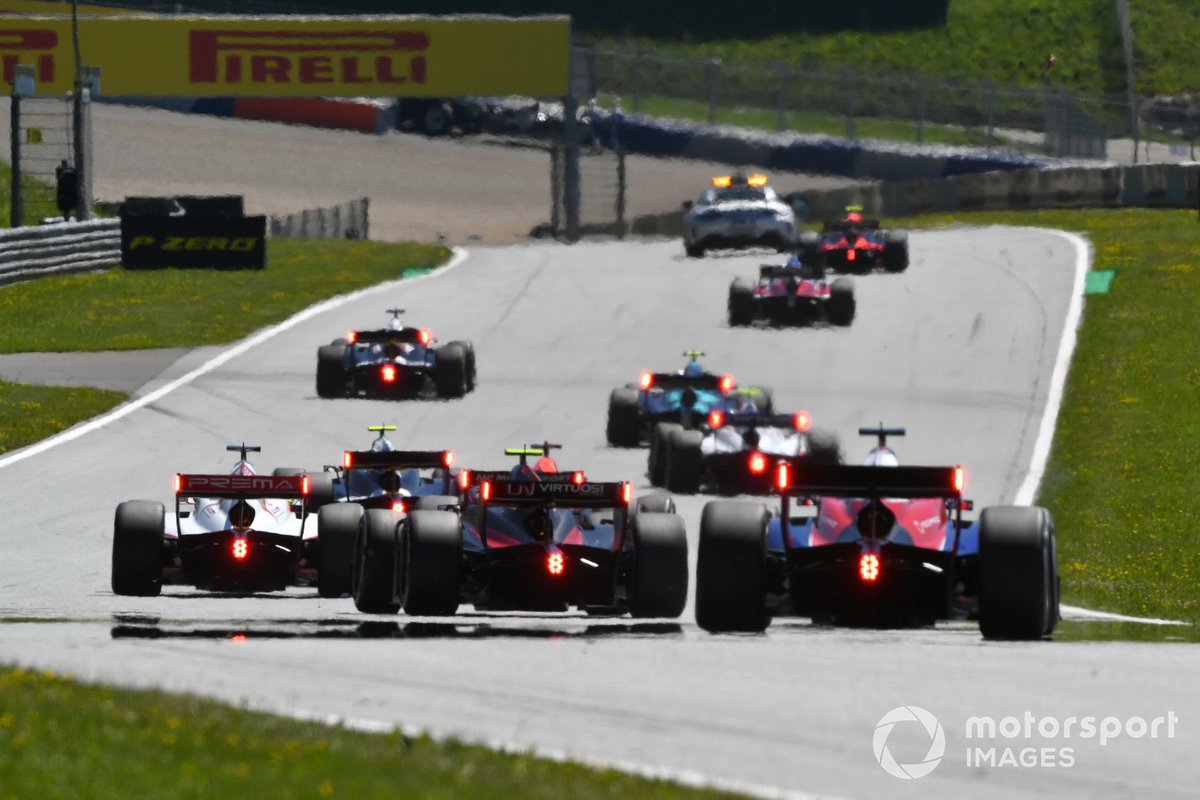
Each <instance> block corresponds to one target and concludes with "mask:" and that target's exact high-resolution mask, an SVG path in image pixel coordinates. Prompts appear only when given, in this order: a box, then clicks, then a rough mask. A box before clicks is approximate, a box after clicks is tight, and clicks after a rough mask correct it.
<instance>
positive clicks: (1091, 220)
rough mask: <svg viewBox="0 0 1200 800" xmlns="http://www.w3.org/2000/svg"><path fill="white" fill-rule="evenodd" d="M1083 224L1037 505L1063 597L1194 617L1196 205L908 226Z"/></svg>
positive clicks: (1199, 249)
mask: <svg viewBox="0 0 1200 800" xmlns="http://www.w3.org/2000/svg"><path fill="white" fill-rule="evenodd" d="M948 222H960V223H968V224H992V223H996V224H1005V225H1037V226H1041V227H1050V228H1060V229H1063V230H1070V231H1079V232H1081V233H1083V234H1085V235H1087V237H1088V238H1089V239H1090V240H1091V242H1092V245H1093V247H1094V251H1095V252H1094V264H1093V268H1094V269H1097V270H1102V269H1111V270H1116V278H1115V280H1114V281H1113V283H1112V287H1111V290H1110V292H1109V293H1108V294H1104V295H1092V296H1089V297H1088V298H1087V300H1086V303H1085V307H1084V314H1083V324H1082V327H1081V329H1080V332H1079V340H1078V344H1077V346H1076V349H1075V356H1074V359H1073V360H1072V363H1071V372H1070V377H1069V378H1068V381H1067V386H1066V393H1065V396H1064V400H1063V405H1062V409H1061V411H1060V413H1059V417H1058V427H1057V430H1056V431H1055V435H1054V447H1053V450H1052V452H1051V455H1050V462H1049V465H1048V468H1047V472H1046V477H1045V479H1044V480H1043V482H1042V486H1041V490H1040V493H1039V499H1038V502H1039V504H1041V505H1045V506H1047V507H1048V508H1049V509H1050V510H1051V511H1052V512H1053V514H1054V519H1055V524H1056V526H1057V529H1058V548H1059V549H1058V557H1059V570H1060V574H1061V576H1062V586H1063V601H1064V602H1067V603H1072V604H1076V605H1084V606H1087V607H1090V608H1100V609H1105V610H1109V611H1117V612H1121V613H1124V614H1133V615H1137V616H1151V617H1164V618H1169V619H1178V620H1185V621H1188V622H1191V623H1193V624H1200V597H1198V596H1197V594H1196V591H1195V586H1196V581H1197V579H1198V578H1200V549H1197V548H1196V547H1195V531H1194V530H1193V529H1192V519H1191V515H1190V514H1188V513H1187V509H1190V508H1192V507H1193V506H1194V505H1195V479H1194V476H1196V475H1198V474H1200V448H1197V447H1196V442H1197V441H1200V415H1198V414H1196V413H1195V409H1197V408H1200V359H1198V358H1197V357H1196V354H1197V344H1196V343H1197V342H1200V318H1198V317H1197V315H1196V308H1197V307H1200V236H1197V233H1198V232H1200V231H1198V230H1197V228H1198V225H1200V223H1197V220H1196V212H1195V211H1178V210H1148V209H1123V210H1080V211H1030V212H1003V213H990V212H981V213H974V214H955V215H954V216H953V217H951V216H949V215H939V216H931V217H922V218H918V219H916V220H913V221H912V222H911V223H910V222H909V221H907V220H906V221H905V224H913V225H930V224H938V223H948Z"/></svg>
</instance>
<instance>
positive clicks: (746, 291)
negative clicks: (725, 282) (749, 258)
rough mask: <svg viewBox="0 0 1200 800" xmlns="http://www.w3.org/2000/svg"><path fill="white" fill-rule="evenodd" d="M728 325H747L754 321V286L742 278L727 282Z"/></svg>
mask: <svg viewBox="0 0 1200 800" xmlns="http://www.w3.org/2000/svg"><path fill="white" fill-rule="evenodd" d="M728 309H729V325H730V327H737V326H739V325H749V324H750V323H751V322H753V321H754V287H753V286H751V285H750V283H749V282H748V281H746V280H745V279H744V278H734V279H733V283H731V284H729V306H728Z"/></svg>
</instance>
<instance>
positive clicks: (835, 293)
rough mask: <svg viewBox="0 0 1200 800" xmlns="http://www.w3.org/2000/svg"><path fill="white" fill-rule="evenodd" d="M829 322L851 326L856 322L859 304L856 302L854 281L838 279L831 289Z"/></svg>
mask: <svg viewBox="0 0 1200 800" xmlns="http://www.w3.org/2000/svg"><path fill="white" fill-rule="evenodd" d="M828 302H829V321H830V322H831V323H832V324H834V325H843V326H844V325H849V324H850V323H851V322H853V321H854V312H855V311H856V310H857V304H856V303H855V301H854V281H852V280H850V279H849V278H838V279H837V280H835V281H834V282H833V285H832V286H830V287H829V301H828Z"/></svg>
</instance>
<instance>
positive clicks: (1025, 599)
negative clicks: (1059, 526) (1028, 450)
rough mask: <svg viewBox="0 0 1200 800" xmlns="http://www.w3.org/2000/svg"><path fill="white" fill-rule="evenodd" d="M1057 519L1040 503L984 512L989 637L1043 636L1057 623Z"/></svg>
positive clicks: (982, 605)
mask: <svg viewBox="0 0 1200 800" xmlns="http://www.w3.org/2000/svg"><path fill="white" fill-rule="evenodd" d="M1058 619H1059V608H1058V562H1057V556H1056V553H1055V546H1054V520H1053V519H1052V518H1051V516H1050V512H1049V511H1047V510H1046V509H1044V508H1039V507H1037V506H997V507H993V508H985V509H984V510H983V513H982V514H981V515H980V517H979V630H980V632H981V633H982V634H983V636H984V638H986V639H1041V638H1042V637H1044V636H1049V635H1050V634H1051V633H1053V632H1054V628H1055V626H1056V625H1057V624H1058Z"/></svg>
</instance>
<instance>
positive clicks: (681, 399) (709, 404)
mask: <svg viewBox="0 0 1200 800" xmlns="http://www.w3.org/2000/svg"><path fill="white" fill-rule="evenodd" d="M683 355H684V356H685V357H686V358H687V359H688V361H687V363H685V364H684V365H683V369H681V370H679V371H678V372H650V371H649V370H646V371H643V372H642V374H641V377H640V378H639V379H638V382H637V383H636V384H627V385H626V386H625V387H624V388H620V389H613V391H612V393H611V394H610V395H609V397H608V426H607V436H608V443H609V444H610V445H612V446H613V447H637V446H638V445H639V444H641V443H642V441H643V440H645V439H646V438H648V437H649V436H650V434H651V433H652V431H653V429H654V426H655V425H656V424H657V423H659V422H675V423H678V424H679V425H681V426H682V427H684V428H692V427H695V425H697V424H699V423H700V422H701V421H703V420H704V419H705V418H706V417H707V416H708V414H709V412H710V411H713V410H721V411H733V410H734V409H735V408H736V407H737V405H738V397H737V396H736V395H735V393H736V392H738V391H743V393H744V392H745V391H747V390H738V388H737V384H736V382H735V381H734V379H733V376H732V375H714V374H712V373H710V372H708V371H706V370H705V369H704V366H703V365H702V364H701V363H700V360H699V359H700V357H701V356H703V355H704V353H703V351H700V350H687V351H685V352H684V354H683ZM752 391H754V392H756V396H757V398H758V400H757V402H758V407H759V408H762V409H764V410H767V411H770V410H771V408H772V406H773V402H774V401H773V400H772V397H771V390H770V389H765V388H763V387H756V388H753V389H752Z"/></svg>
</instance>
